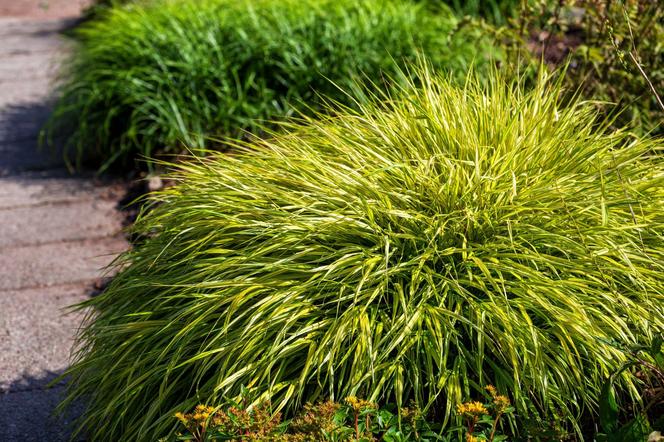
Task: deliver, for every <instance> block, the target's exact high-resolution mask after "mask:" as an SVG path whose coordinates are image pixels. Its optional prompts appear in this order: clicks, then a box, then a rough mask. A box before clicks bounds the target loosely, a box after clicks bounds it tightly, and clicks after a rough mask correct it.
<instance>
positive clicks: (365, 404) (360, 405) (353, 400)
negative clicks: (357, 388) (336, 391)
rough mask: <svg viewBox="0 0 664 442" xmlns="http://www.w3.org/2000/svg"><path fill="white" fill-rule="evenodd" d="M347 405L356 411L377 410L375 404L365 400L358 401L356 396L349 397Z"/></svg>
mask: <svg viewBox="0 0 664 442" xmlns="http://www.w3.org/2000/svg"><path fill="white" fill-rule="evenodd" d="M346 403H347V404H348V405H350V406H351V407H352V408H353V410H355V411H362V410H366V409H367V408H377V406H376V404H374V403H373V402H369V401H365V400H364V399H358V398H357V397H355V396H348V397H347V398H346Z"/></svg>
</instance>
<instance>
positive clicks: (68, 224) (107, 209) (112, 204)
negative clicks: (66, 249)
mask: <svg viewBox="0 0 664 442" xmlns="http://www.w3.org/2000/svg"><path fill="white" fill-rule="evenodd" d="M116 206H117V202H116V201H112V200H103V199H96V200H94V199H86V200H83V201H73V202H64V203H49V204H43V205H39V206H28V207H18V208H15V209H6V210H0V226H2V228H0V251H1V250H2V248H4V247H16V246H28V245H38V244H44V243H52V242H56V241H73V240H82V239H87V238H101V237H107V236H113V235H117V234H118V233H120V229H119V227H120V226H121V223H122V217H121V215H120V213H119V212H118V211H117V210H116ZM37 220H40V221H41V220H47V222H35V221H37ZM0 253H1V252H0Z"/></svg>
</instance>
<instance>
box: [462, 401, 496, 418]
mask: <svg viewBox="0 0 664 442" xmlns="http://www.w3.org/2000/svg"><path fill="white" fill-rule="evenodd" d="M457 413H459V414H462V415H463V414H465V415H468V416H482V415H483V414H489V410H487V409H486V407H485V406H484V404H482V403H481V402H477V401H475V402H464V403H463V404H459V405H457Z"/></svg>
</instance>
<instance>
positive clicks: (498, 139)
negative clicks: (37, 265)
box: [68, 69, 664, 440]
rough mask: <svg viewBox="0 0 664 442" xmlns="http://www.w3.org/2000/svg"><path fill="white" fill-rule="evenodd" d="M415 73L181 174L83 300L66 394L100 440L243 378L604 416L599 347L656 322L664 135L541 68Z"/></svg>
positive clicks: (441, 410)
mask: <svg viewBox="0 0 664 442" xmlns="http://www.w3.org/2000/svg"><path fill="white" fill-rule="evenodd" d="M419 77H420V78H419V79H418V84H419V85H418V86H413V85H411V86H407V87H404V88H403V89H402V90H401V91H400V93H399V94H398V95H397V94H395V95H394V96H393V97H392V98H391V97H389V96H385V95H379V96H377V97H375V99H374V100H372V102H371V103H370V104H364V105H362V106H360V109H359V110H357V111H352V110H343V111H341V112H339V113H338V114H337V115H334V116H328V117H325V116H321V117H320V118H321V119H320V120H315V119H305V121H303V122H300V123H291V124H290V125H289V127H288V128H287V131H286V133H282V134H275V136H274V137H272V138H269V139H266V140H265V141H254V142H245V143H242V142H238V146H237V147H236V149H235V152H234V154H233V155H223V154H217V155H216V156H215V155H212V156H211V157H209V158H206V159H198V160H194V161H192V162H189V163H183V164H179V165H178V166H177V171H176V172H174V173H173V177H172V178H173V179H174V180H175V182H176V184H175V185H174V186H173V187H170V188H168V189H165V190H162V191H160V192H157V193H155V194H153V195H152V197H151V198H152V200H153V202H154V203H155V204H154V207H153V209H152V210H151V211H148V212H145V213H144V214H143V215H142V216H141V217H140V218H139V220H138V222H137V224H136V230H137V231H138V232H139V233H141V234H143V235H144V236H145V237H146V239H145V240H144V242H143V243H141V244H139V245H138V246H137V247H136V248H135V249H134V250H132V251H130V252H128V253H127V254H125V255H124V256H122V258H121V259H120V260H119V261H118V265H119V266H120V267H121V271H120V273H119V274H118V276H117V277H116V278H115V279H114V280H113V282H112V283H111V284H110V286H109V287H108V289H107V290H106V291H105V292H104V293H103V294H101V295H100V296H97V297H95V298H93V299H91V300H90V301H88V302H86V303H85V304H84V305H85V306H87V307H92V311H94V313H93V314H92V315H91V317H90V321H89V323H88V324H87V327H86V328H85V329H84V331H83V332H82V334H81V336H80V342H79V344H80V353H79V354H78V357H77V361H76V362H75V363H74V365H73V366H72V368H71V369H70V370H69V372H68V374H69V375H70V376H71V379H72V387H71V390H70V392H69V400H76V399H78V398H86V400H87V401H88V404H89V405H88V408H87V410H86V412H85V414H84V415H83V418H82V420H81V422H80V423H81V424H82V426H83V428H86V429H88V431H89V432H90V435H91V436H92V439H94V440H123V439H124V438H126V437H129V436H131V439H132V440H149V439H150V437H151V436H152V435H154V434H164V433H167V432H168V431H171V430H172V425H173V421H172V419H171V418H170V416H172V415H173V414H174V413H176V412H178V411H181V410H188V409H191V408H193V407H194V406H195V405H196V404H198V403H218V402H219V401H222V400H224V398H234V397H238V395H240V394H241V393H243V392H244V391H249V392H250V393H251V394H252V395H253V397H255V398H256V400H257V401H259V402H260V401H265V400H270V402H271V404H272V406H273V407H274V410H275V411H277V410H279V411H281V412H283V413H285V414H286V415H291V413H295V412H296V411H297V409H298V408H299V407H300V406H301V405H302V404H304V403H306V402H317V401H319V400H324V399H327V398H332V399H333V400H339V399H342V398H345V397H347V396H358V397H363V398H366V399H367V400H369V401H371V402H380V403H394V404H395V405H397V406H404V405H406V404H408V403H410V401H411V400H412V401H413V402H414V404H415V405H416V406H418V407H419V408H421V409H422V411H423V412H424V413H433V414H434V415H435V416H436V419H440V421H439V422H441V423H443V422H449V420H448V421H446V419H447V418H451V417H453V416H454V415H455V407H456V405H457V404H459V403H460V402H462V401H463V399H464V398H467V397H482V394H483V393H484V392H483V389H482V386H483V385H486V384H489V383H491V384H493V385H495V386H496V388H497V389H498V391H501V392H504V393H505V394H506V395H508V396H509V397H510V399H511V400H512V405H513V406H514V407H515V410H516V416H538V415H539V416H544V417H547V418H548V417H552V416H555V419H557V420H556V421H558V420H562V421H563V422H567V423H568V424H570V425H572V426H573V425H574V418H575V416H577V415H578V414H579V413H580V412H581V411H584V412H587V411H591V412H592V411H593V410H595V411H596V409H597V400H598V395H599V393H600V390H601V386H602V384H603V383H604V382H605V380H606V378H607V376H608V375H609V374H610V373H612V372H614V370H615V369H616V368H617V367H619V366H620V365H621V364H622V362H623V361H624V359H625V357H624V355H623V354H622V353H621V352H620V351H618V350H617V349H616V348H615V346H612V345H609V344H608V343H607V342H609V340H612V341H619V342H624V343H642V342H644V341H647V339H648V337H650V336H651V335H652V334H653V331H655V330H661V329H662V328H663V327H664V308H663V307H664V279H663V278H662V275H663V274H664V244H663V242H662V240H663V236H662V235H663V232H664V165H663V163H662V158H663V157H662V156H661V154H659V155H658V154H657V152H655V150H657V149H661V147H662V144H661V140H660V141H657V140H652V139H630V138H629V136H628V135H626V134H624V133H621V132H614V133H611V134H607V133H606V131H604V130H602V129H603V128H605V126H607V125H608V123H601V122H597V121H595V119H594V110H593V109H594V108H593V106H592V105H590V104H585V103H579V102H576V103H572V104H569V105H568V106H566V107H563V106H561V105H560V104H559V100H558V99H559V96H560V90H559V88H558V87H557V86H556V85H551V84H549V83H547V81H545V80H541V81H540V82H539V83H538V84H537V86H536V87H535V88H534V89H533V90H528V91H524V90H523V89H522V87H521V86H520V85H519V84H518V82H506V81H504V80H503V79H501V78H500V77H499V76H495V78H493V79H490V80H489V81H488V84H486V85H485V86H481V85H479V82H478V81H477V80H476V79H475V78H474V77H472V76H471V77H469V78H468V81H466V83H465V86H463V87H456V86H454V85H453V82H452V81H451V80H449V79H448V78H447V77H443V76H437V75H433V74H431V73H429V71H428V70H427V69H424V70H423V72H420V74H419ZM598 126H599V128H598ZM617 382H618V384H619V387H618V389H619V390H620V391H621V392H622V393H623V394H624V396H625V398H626V399H625V400H627V401H628V402H629V401H632V402H634V401H638V400H639V393H638V391H639V389H638V383H639V380H638V379H636V378H635V377H634V376H633V375H631V374H630V373H627V372H624V373H623V374H622V375H621V376H620V377H619V379H617ZM572 429H574V428H572ZM577 429H578V428H577Z"/></svg>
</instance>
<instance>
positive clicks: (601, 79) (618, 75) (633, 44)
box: [518, 0, 664, 135]
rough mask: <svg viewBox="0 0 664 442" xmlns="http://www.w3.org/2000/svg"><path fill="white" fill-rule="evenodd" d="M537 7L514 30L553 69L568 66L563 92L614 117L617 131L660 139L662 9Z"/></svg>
mask: <svg viewBox="0 0 664 442" xmlns="http://www.w3.org/2000/svg"><path fill="white" fill-rule="evenodd" d="M536 3H537V4H535V5H530V6H529V8H528V9H526V10H524V11H523V13H522V14H521V20H520V23H519V24H518V26H519V27H520V28H521V29H523V30H525V31H527V32H528V33H530V39H531V41H530V45H531V48H532V49H534V52H535V53H536V54H537V56H538V57H539V56H540V55H542V56H543V57H544V59H545V60H546V61H548V62H550V63H551V64H553V65H554V66H556V67H557V66H561V65H564V64H568V68H567V70H566V71H565V83H566V87H567V88H568V89H569V90H572V91H576V90H578V91H579V92H580V93H581V94H582V96H583V97H584V98H587V99H589V100H595V101H596V102H597V106H598V108H599V109H601V110H602V112H604V113H606V114H609V115H613V116H615V117H616V124H615V127H623V126H625V125H630V126H631V127H632V128H633V129H634V130H635V131H636V132H637V133H639V134H645V133H651V134H657V135H662V134H664V124H663V122H664V109H663V106H664V105H663V104H662V103H661V95H662V94H663V93H664V43H663V42H664V3H663V2H661V1H652V0H618V1H612V0H581V1H579V0H564V1H561V2H557V3H551V2H548V1H546V0H539V1H538V2H536ZM524 37H525V38H528V37H529V36H527V35H526V36H524ZM657 94H659V95H660V98H658V96H657Z"/></svg>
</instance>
